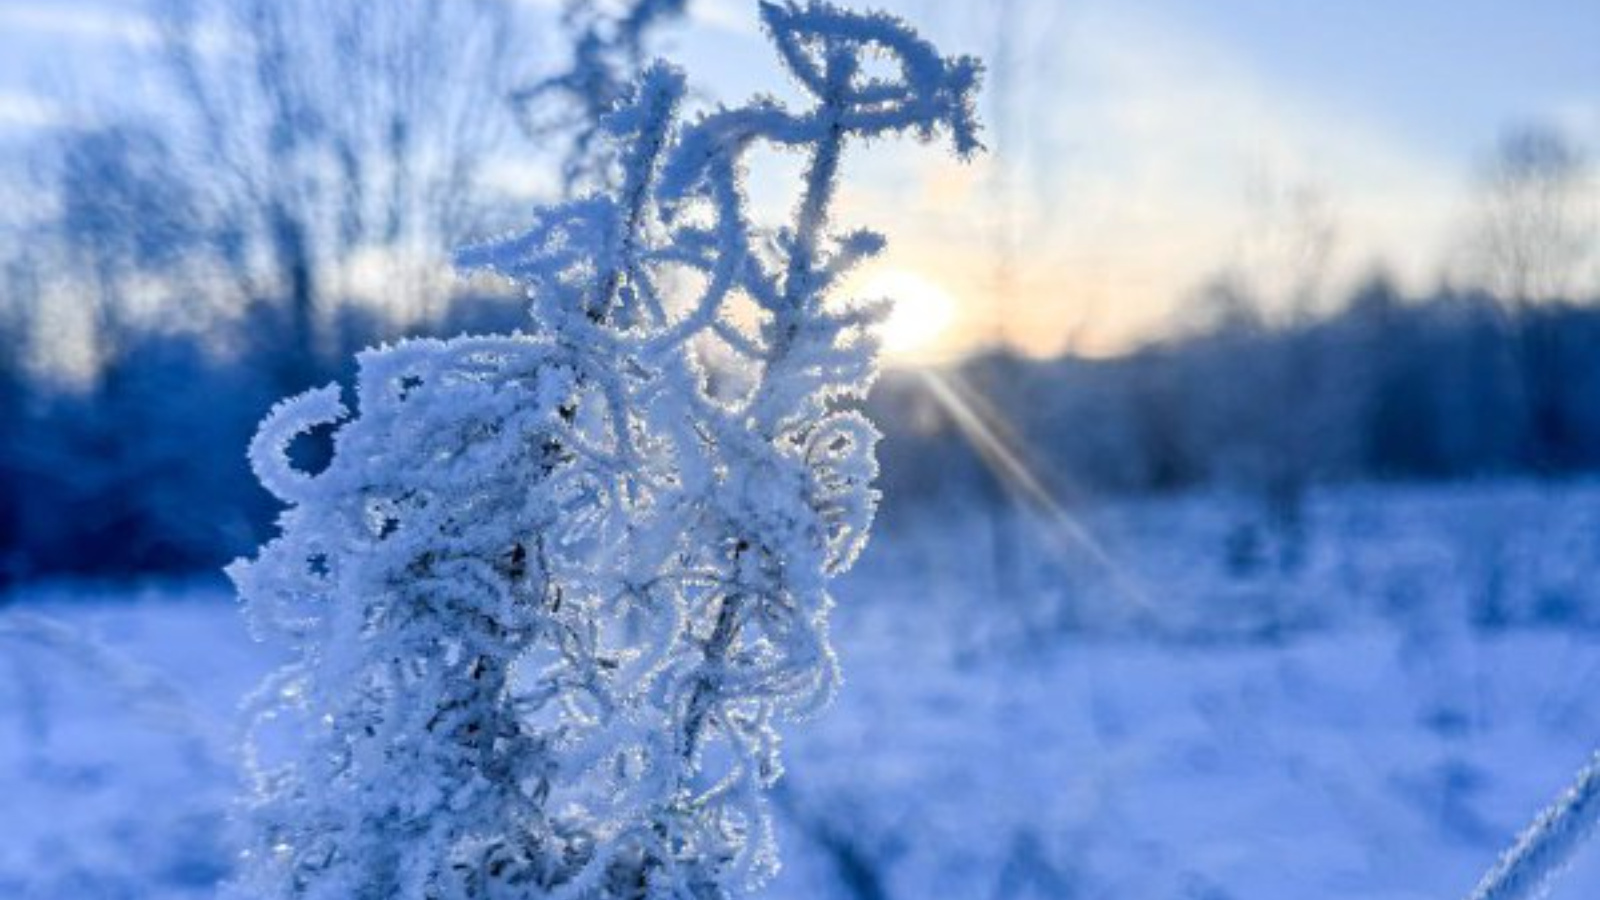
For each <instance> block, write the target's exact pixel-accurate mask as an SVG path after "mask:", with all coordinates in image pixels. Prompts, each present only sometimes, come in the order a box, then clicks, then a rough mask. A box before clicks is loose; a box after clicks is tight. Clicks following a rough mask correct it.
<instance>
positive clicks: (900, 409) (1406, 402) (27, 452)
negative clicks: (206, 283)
mask: <svg viewBox="0 0 1600 900" xmlns="http://www.w3.org/2000/svg"><path fill="white" fill-rule="evenodd" d="M276 310H277V308H276V307H271V306H265V305H263V306H262V307H261V309H260V310H258V311H256V312H254V313H252V314H250V315H246V316H243V317H241V318H240V319H239V320H238V321H237V322H236V323H234V324H233V325H232V326H230V327H229V328H228V329H227V331H226V333H221V334H219V333H216V332H212V333H207V334H200V333H196V332H186V331H181V330H172V329H154V328H151V329H147V330H133V331H130V332H128V333H127V334H126V335H125V337H124V339H123V340H122V341H120V342H119V349H118V352H117V354H116V356H115V358H114V359H113V360H112V361H111V362H110V363H109V364H108V365H107V367H106V368H105V369H103V370H102V371H100V372H98V373H96V375H95V376H94V377H93V378H90V379H88V380H86V381H71V382H68V381H62V380H59V379H55V378H50V377H44V376H40V375H37V374H34V373H31V372H30V370H27V369H25V368H23V367H21V366H19V365H16V364H15V360H17V359H20V358H26V353H18V354H10V355H8V356H6V357H5V358H4V360H0V417H3V421H4V422H5V430H4V440H3V441H0V573H3V577H4V578H5V579H6V580H17V579H23V578H35V577H44V576H53V575H68V574H70V575H83V576H104V577H126V576H129V575H138V574H152V573H188V572H195V571H201V570H210V569H214V568H215V567H217V566H220V565H222V564H223V563H225V562H227V561H228V560H229V559H231V558H233V557H234V556H235V555H237V554H239V553H241V552H243V551H244V550H245V549H247V548H248V547H250V546H253V545H254V544H256V543H258V542H259V541H260V540H262V539H263V538H264V537H265V536H266V535H267V533H268V530H269V525H270V523H271V520H272V516H273V515H274V514H275V510H274V508H273V505H272V503H271V502H270V499H269V498H268V497H267V496H266V495H265V493H264V492H262V491H261V490H260V489H259V487H258V486H257V485H256V483H255V480H254V478H252V477H251V475H250V472H249V471H248V468H247V465H246V462H245V456H244V450H245V447H246V445H247V443H248V441H249V438H250V436H251V434H252V432H253V430H254V428H255V425H256V423H257V421H258V420H259V419H260V417H261V416H262V415H263V414H264V413H265V412H266V410H267V409H268V408H269V407H270V405H271V404H272V403H273V402H275V401H276V400H277V399H279V398H280V397H282V396H284V394H285V392H286V391H287V390H290V389H294V388H297V387H305V386H308V385H310V384H317V383H325V382H326V381H329V380H332V379H335V378H338V379H342V380H343V381H345V382H346V383H348V382H349V380H350V378H349V376H350V374H351V373H350V372H349V371H348V367H349V365H350V364H351V362H350V361H351V358H352V355H353V353H354V352H355V351H356V350H358V349H359V348H361V347H363V346H367V345H370V344H372V343H375V342H379V341H383V340H388V339H392V338H394V337H397V336H398V335H397V331H398V328H397V326H396V325H395V324H393V323H390V322H385V321H383V320H382V319H380V318H378V317H377V316H376V314H373V313H370V312H369V313H357V312H355V311H354V308H352V311H350V312H349V313H347V314H346V315H344V316H342V317H341V318H340V320H339V321H338V322H337V325H336V327H333V328H330V329H329V331H330V332H331V333H332V334H334V335H336V336H337V340H336V345H335V346H332V347H329V348H328V352H325V353H322V354H318V356H317V359H318V360H326V361H325V362H319V363H317V365H316V367H315V368H314V369H312V370H310V371H301V372H298V373H295V374H294V375H293V376H289V375H286V374H285V373H284V372H283V371H282V366H281V363H282V347H283V346H284V344H285V342H286V341H287V340H288V336H289V334H291V333H292V329H293V323H292V322H290V321H287V320H286V319H285V318H284V317H283V316H282V315H280V314H278V313H277V311H276ZM523 315H524V312H523V304H522V303H521V302H520V301H519V300H516V299H514V298H506V297H499V298H496V297H479V298H469V299H463V300H457V301H455V302H454V303H453V305H452V306H451V307H450V308H449V310H448V312H447V313H446V314H445V315H444V316H442V317H441V318H440V319H438V320H437V321H436V323H435V324H434V325H433V326H431V327H430V328H429V329H428V331H429V332H430V333H436V334H456V333H461V332H464V331H466V332H474V331H490V330H494V331H509V330H513V329H515V328H516V326H517V323H518V320H519V319H520V318H521V317H522V316H523ZM3 327H4V326H3V325H0V328H3ZM0 338H3V339H4V340H5V341H6V344H7V346H9V347H13V348H16V347H20V346H22V344H23V343H24V342H25V340H26V338H25V335H24V334H21V333H18V332H15V331H13V332H11V333H8V334H4V335H0ZM290 377H292V378H293V379H294V381H295V382H296V384H290V383H288V381H287V379H288V378H290ZM872 406H873V409H872V412H873V415H874V417H875V418H876V419H877V421H878V422H879V423H880V424H881V425H882V427H883V428H884V430H885V432H886V439H885V441H884V443H883V445H882V447H881V450H880V452H881V457H882V461H883V476H882V481H881V485H882V488H883V490H884V493H885V495H886V497H887V498H888V501H887V505H886V508H885V516H886V518H887V520H888V521H886V523H885V524H887V525H889V526H890V527H893V525H894V523H895V521H896V520H899V519H902V518H904V517H909V516H915V515H919V514H921V513H922V512H923V511H924V509H923V507H926V506H928V505H930V504H952V505H969V504H970V505H979V504H984V503H990V502H994V501H996V500H997V499H998V498H1000V497H1002V496H1004V497H1006V498H1007V501H1008V502H1012V501H1016V502H1023V503H1037V502H1041V501H1043V502H1051V501H1058V502H1064V503H1071V502H1076V501H1078V500H1081V499H1082V498H1084V497H1085V496H1103V495H1110V494H1139V493H1146V492H1152V491H1173V490H1182V489H1188V488H1194V487H1200V486H1207V487H1213V486H1220V487H1225V488H1229V489H1235V490H1240V491H1246V492H1253V493H1257V494H1259V495H1260V496H1261V497H1262V498H1263V499H1264V500H1265V501H1266V502H1267V503H1268V505H1269V507H1270V508H1272V509H1275V510H1277V511H1278V512H1279V513H1281V514H1282V515H1284V516H1285V517H1286V518H1287V519H1289V520H1292V517H1293V515H1294V509H1295V506H1296V504H1297V503H1298V499H1299V496H1300V495H1301V494H1302V493H1303V492H1304V491H1305V490H1306V489H1307V488H1308V487H1310V486H1312V485H1315V484H1318V483H1325V482H1331V481H1349V480H1372V479H1452V478H1475V477H1487V476H1505V475H1524V476H1551V477H1559V476H1566V475H1571V474H1575V473H1581V472H1586V471H1595V470H1600V303H1576V302H1570V303H1561V302H1547V303H1539V304H1527V305H1520V306H1508V305H1507V304H1504V303H1501V302H1498V301H1496V300H1494V299H1493V298H1491V297H1489V296H1487V295H1484V294H1481V293H1451V292H1444V293H1439V294H1437V295H1434V296H1430V297H1423V298H1404V297H1401V296H1400V295H1399V294H1398V293H1397V292H1396V291H1395V290H1394V289H1393V288H1391V287H1390V286H1388V285H1387V284H1385V283H1383V282H1381V281H1378V282H1374V283H1371V284H1369V285H1367V286H1366V287H1365V288H1363V289H1361V290H1360V291H1358V292H1356V293H1355V294H1354V296H1352V297H1351V298H1349V300H1348V302H1347V303H1346V304H1345V305H1344V306H1343V307H1342V308H1341V309H1340V311H1338V312H1337V313H1335V314H1333V315H1329V316H1325V317H1322V318H1318V319H1313V320H1308V321H1304V322H1301V323H1298V324H1294V325H1281V326H1273V327H1269V326H1265V325H1261V324H1257V323H1251V322H1249V321H1240V320H1235V319H1230V320H1226V321H1221V322H1218V323H1215V324H1213V325H1212V326H1210V327H1207V328H1205V329H1203V330H1199V331H1197V332H1194V333H1191V334H1188V335H1185V336H1182V337H1177V338H1173V339H1170V340H1167V341H1164V342H1161V343H1156V344H1152V345H1150V346H1147V347H1145V348H1143V349H1141V350H1139V351H1137V352H1134V353H1130V354H1128V355H1125V356H1121V357H1116V358H1109V359H1085V358H1078V357H1063V358H1059V359H1052V360H1039V361H1031V360H1025V359H1021V358H1018V357H1014V356H1010V355H1000V354H991V355H987V356H981V357H976V358H973V359H971V360H968V361H967V362H965V363H963V364H961V365H959V366H955V367H952V368H949V369H945V370H931V371H917V370H903V371H891V372H890V373H889V374H888V375H887V376H886V378H885V379H884V381H883V382H882V383H881V385H880V387H879V389H878V390H877V391H876V393H875V394H874V396H873V399H872ZM305 450H306V453H307V458H308V464H310V465H315V459H314V455H315V452H316V448H315V447H314V446H308V447H306V448H305Z"/></svg>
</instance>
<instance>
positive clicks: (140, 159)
mask: <svg viewBox="0 0 1600 900" xmlns="http://www.w3.org/2000/svg"><path fill="white" fill-rule="evenodd" d="M157 6H158V9H160V10H161V12H162V15H161V16H160V18H159V23H160V28H159V31H158V35H157V40H158V45H157V46H158V51H159V59H160V60H161V63H162V65H161V66H160V73H159V79H160V81H161V84H162V87H161V88H160V92H161V96H162V98H163V103H162V104H161V107H160V110H159V113H157V114H152V113H150V112H148V111H143V112H141V111H139V110H137V109H125V110H123V109H112V110H100V111H97V114H96V115H94V116H93V117H89V118H88V119H87V120H88V121H92V122H93V123H94V124H92V125H87V126H82V127H69V128H62V129H57V130H55V131H53V132H51V133H50V135H49V136H48V138H46V139H44V140H42V141H41V142H40V143H39V145H38V146H34V147H31V148H29V151H28V153H27V154H26V156H27V158H26V160H24V161H23V164H21V165H12V166H9V167H8V168H6V169H5V170H4V171H3V172H0V175H3V180H4V181H5V182H6V183H5V186H4V194H5V195H8V196H11V197H14V198H17V197H26V198H28V200H29V203H28V208H29V209H30V210H32V211H33V212H32V213H31V214H30V215H28V216H24V217H13V218H14V220H7V221H6V222H5V224H4V227H5V229H6V231H7V232H8V233H6V234H5V237H4V240H3V241H0V341H3V342H4V346H5V347H6V348H7V349H8V351H9V352H7V353H5V354H4V355H0V417H3V420H4V422H5V426H4V432H3V434H4V438H3V440H0V584H4V583H10V582H17V581H21V580H27V579H35V578H39V577H46V576H57V575H76V576H95V577H99V576H104V577H122V576H127V575H134V574H152V573H188V572H195V571H201V570H212V569H215V568H216V567H218V566H219V565H221V564H223V563H224V562H226V561H227V560H228V559H230V558H232V557H233V556H235V555H236V554H238V553H240V552H242V551H244V550H245V549H246V548H249V547H252V546H254V545H256V544H257V543H259V542H260V541H261V540H262V539H263V538H264V537H265V535H266V532H267V529H268V527H269V525H270V522H271V519H272V516H273V514H274V510H273V508H272V504H271V503H270V501H269V498H268V497H267V496H266V494H265V493H264V492H263V491H262V490H261V489H260V488H259V487H258V486H257V484H256V482H255V479H254V478H252V477H251V474H250V473H249V471H248V469H247V465H246V462H245V455H244V448H245V446H246V444H247V443H248V440H249V437H250V435H251V433H252V431H253V429H254V427H255V424H256V422H257V421H259V419H260V418H261V416H262V415H263V414H264V413H265V412H266V410H267V409H268V408H269V407H270V405H271V404H272V403H273V402H275V401H276V400H277V399H278V398H281V397H283V396H285V395H287V394H289V393H293V392H298V391H300V390H303V389H305V388H307V387H310V386H312V385H316V384H321V383H325V382H327V381H329V380H332V379H336V378H340V379H344V380H346V382H347V383H348V376H349V374H350V373H349V371H348V367H349V366H350V365H351V364H352V354H353V353H354V352H355V351H356V350H358V349H360V348H361V347H364V346H368V345H370V344H373V343H376V342H381V341H386V340H393V339H395V338H397V337H400V336H415V335H448V334H456V333H460V332H464V331H475V332H481V331H490V330H493V331H510V330H514V329H515V328H516V327H517V325H518V322H519V319H520V318H521V316H522V315H523V314H524V313H523V309H522V303H521V301H520V299H519V298H516V297H513V296H508V295H506V294H504V293H497V292H496V286H495V285H493V284H488V283H471V284H465V283H461V282H457V281H455V280H453V276H451V275H450V274H449V267H448V265H447V261H448V253H449V251H450V249H451V248H452V247H454V246H456V245H457V244H459V243H460V242H462V241H463V240H465V239H467V238H469V237H471V236H474V235H483V234H485V233H488V232H491V231H493V230H496V229H498V228H502V227H504V226H505V225H506V224H507V223H509V222H511V221H514V220H515V214H516V212H517V210H516V209H515V208H513V207H511V206H510V205H509V204H508V203H507V201H506V200H505V199H504V198H505V192H504V190H503V188H502V187H500V186H499V185H500V184H501V182H500V181H498V180H497V173H498V174H499V175H500V176H502V177H503V173H504V172H506V171H512V172H526V171H530V170H531V169H532V167H533V166H535V165H539V164H541V161H542V164H543V166H544V171H558V170H559V171H560V172H561V173H562V176H561V178H559V179H551V180H550V183H549V184H545V185H537V186H538V187H541V188H544V189H546V190H548V191H552V192H553V191H560V190H573V189H577V188H581V187H582V186H583V185H584V184H586V183H592V182H593V180H594V179H597V178H604V177H605V174H604V173H605V168H604V165H603V159H602V160H601V161H600V162H596V160H597V159H600V158H599V157H596V156H595V151H594V147H593V137H594V133H593V126H592V123H593V121H594V116H595V113H596V111H597V110H601V109H604V108H605V107H606V106H607V105H608V104H609V103H610V102H611V101H612V100H614V98H615V97H616V96H617V92H618V91H620V90H621V85H623V84H624V83H625V82H626V78H627V75H628V73H629V72H630V71H631V69H630V67H631V66H635V65H637V62H638V60H639V59H640V58H641V55H642V53H643V47H644V40H645V36H646V35H647V33H648V32H649V31H650V30H651V29H652V28H653V27H654V26H655V25H656V24H658V23H659V22H661V21H665V20H667V19H670V18H671V17H673V16H676V15H678V14H679V13H681V12H682V10H683V7H684V3H683V0H675V2H674V0H635V2H632V3H609V4H608V3H600V2H582V0H579V2H572V3H569V4H568V5H567V8H566V13H565V15H564V17H563V19H562V23H563V26H564V31H563V39H562V41H561V42H559V43H560V47H559V49H557V50H555V51H550V53H549V54H548V55H547V56H546V57H544V58H543V59H534V60H532V61H531V62H530V60H529V58H528V57H529V54H528V53H527V52H526V48H527V47H529V46H535V45H538V44H539V43H540V41H539V39H538V38H537V37H536V36H533V35H530V34H527V33H526V32H525V25H524V24H520V23H519V22H518V20H516V19H515V18H514V17H512V16H511V15H510V14H509V13H508V9H509V7H508V6H507V5H506V4H502V3H497V2H492V0H457V2H447V0H431V2H417V3H413V4H404V5H394V10H388V12H387V13H386V15H385V16H384V17H383V19H382V20H381V21H382V24H381V27H379V26H377V25H375V24H374V22H372V21H367V20H366V19H365V18H363V13H362V10H364V9H367V7H366V6H363V5H360V4H352V5H349V6H339V7H333V6H326V7H325V6H322V5H319V4H318V3H316V2H313V0H282V2H272V0H245V2H232V3H209V2H203V0H167V2H163V3H160V4H158V5H157ZM341 10H342V11H341ZM395 10H404V11H405V12H403V13H402V14H396V13H395ZM218 33H227V34H232V35H236V36H237V35H242V36H247V37H248V41H246V42H245V43H244V44H243V45H242V46H239V47H236V48H234V51H235V52H229V53H216V52H212V51H210V50H208V49H207V42H208V41H209V40H212V39H213V38H214V36H215V35H216V34H218ZM546 43H548V41H547V42H546ZM569 58H570V59H571V60H573V62H572V64H571V67H570V69H563V68H562V65H564V64H565V63H563V62H562V61H564V60H567V59H569ZM552 59H553V60H555V61H556V62H557V65H556V66H554V67H552V66H549V65H544V66H542V67H541V66H539V65H535V64H534V63H540V62H549V61H550V60H552ZM447 60H448V61H449V64H450V65H451V66H452V67H453V68H452V71H451V73H450V76H449V77H443V75H442V74H441V72H440V71H439V70H438V68H437V67H439V66H442V65H444V64H445V61H447ZM462 67H464V68H465V70H464V71H463V70H461V68H462ZM552 68H554V69H555V70H556V74H555V75H554V76H552V75H550V70H551V69H552ZM1480 186H1481V197H1480V198H1479V200H1480V202H1479V204H1478V216H1479V220H1478V221H1476V222H1475V223H1474V224H1473V228H1472V229H1471V236H1470V238H1469V239H1465V240H1467V245H1466V246H1463V247H1462V248H1461V252H1462V254H1464V255H1465V256H1466V257H1468V258H1470V259H1471V260H1473V262H1474V265H1473V266H1472V267H1471V269H1472V273H1473V278H1472V279H1471V280H1470V282H1467V281H1462V282H1457V283H1444V282H1441V283H1440V284H1439V285H1438V286H1437V287H1436V288H1434V289H1433V290H1431V291H1427V292H1422V293H1421V294H1417V293H1416V292H1412V293H1410V294H1408V293H1407V292H1405V291H1403V290H1402V289H1401V288H1399V287H1397V285H1396V283H1395V281H1394V280H1393V279H1391V278H1389V277H1387V276H1385V275H1384V274H1382V273H1381V270H1375V274H1373V275H1372V276H1371V277H1370V278H1369V279H1367V280H1366V281H1365V282H1364V283H1363V284H1361V285H1359V286H1358V287H1356V288H1354V289H1352V290H1348V291H1343V292H1342V293H1341V294H1340V295H1337V296H1329V293H1330V292H1329V291H1328V290H1327V289H1326V287H1325V286H1324V284H1323V282H1324V279H1323V277H1322V271H1321V257H1322V256H1323V255H1325V252H1324V251H1325V248H1323V247H1322V246H1321V244H1320V243H1319V242H1320V241H1321V240H1322V238H1321V237H1319V235H1318V234H1317V233H1315V230H1314V229H1312V230H1303V232H1295V233H1293V234H1290V235H1289V237H1290V238H1291V240H1290V243H1291V244H1293V245H1294V247H1295V248H1297V249H1296V253H1297V254H1298V255H1293V254H1291V256H1290V257H1289V258H1288V259H1289V261H1288V262H1286V263H1284V264H1283V265H1282V266H1281V267H1280V269H1281V271H1278V272H1275V273H1273V277H1270V278H1267V277H1258V276H1259V273H1255V274H1252V273H1249V272H1244V271H1239V270H1235V269H1230V268H1229V267H1228V266H1227V265H1225V264H1219V267H1218V268H1219V271H1220V272H1221V274H1219V275H1218V277H1217V278H1216V279H1215V280H1214V281H1212V282H1211V283H1209V284H1207V285H1204V286H1201V287H1199V288H1198V289H1197V290H1196V292H1195V296H1194V297H1193V302H1192V303H1191V304H1190V307H1191V308H1192V309H1193V310H1195V315H1194V316H1193V317H1192V318H1191V319H1190V320H1189V321H1186V322H1185V323H1184V324H1182V325H1181V326H1179V327H1175V328H1174V329H1172V330H1171V332H1170V333H1169V334H1167V335H1166V336H1164V337H1161V338H1159V339H1152V340H1151V341H1150V342H1148V343H1147V344H1145V345H1143V346H1141V347H1138V348H1136V349H1133V350H1130V351H1128V352H1126V353H1123V354H1120V355H1117V356H1114V357H1088V356H1082V355H1075V354H1071V353H1068V354H1066V355H1062V356H1060V357H1058V358H1054V359H1043V360H1040V359H1029V358H1024V357H1021V356H1018V355H1016V354H1014V353H1012V352H1009V351H1008V350H1006V349H1005V348H1004V347H1003V346H997V347H995V348H993V349H991V350H990V351H988V352H985V353H981V354H977V355H975V356H972V357H969V358H968V359H966V360H964V361H961V362H958V363H954V364H950V365H946V366H942V367H935V368H920V369H911V368H907V369H894V370H891V371H890V372H889V373H888V374H887V376H886V377H885V379H884V380H883V381H882V383H881V385H880V387H879V389H878V390H877V392H876V394H875V395H874V399H873V401H872V405H873V407H874V408H873V410H872V412H873V414H874V417H875V419H876V420H877V421H878V422H879V423H880V425H881V426H882V427H883V429H884V430H885V432H886V440H885V442H884V444H883V445H882V449H881V453H882V461H883V466H884V475H883V478H882V483H881V486H882V488H883V491H884V494H885V496H886V497H887V498H888V501H887V505H886V508H885V518H886V522H885V524H886V525H887V526H888V527H890V528H893V527H895V524H896V523H897V522H898V521H901V520H903V519H904V518H905V517H907V516H911V515H915V514H918V513H919V512H921V511H926V510H927V509H929V508H934V509H961V508H970V507H982V506H985V505H992V504H997V503H1002V502H1013V501H1015V502H1020V503H1024V504H1026V503H1030V502H1035V503H1036V502H1041V501H1043V502H1061V503H1073V502H1080V501H1083V500H1085V499H1087V498H1092V497H1096V496H1103V495H1108V494H1128V493H1146V492H1166V491H1177V490H1184V489H1189V488H1195V487H1200V486H1210V487H1221V488H1224V489H1228V490H1235V491H1239V492H1242V493H1244V494H1247V495H1250V496H1255V497H1259V498H1260V500H1261V504H1262V509H1263V510H1265V511H1266V514H1267V515H1268V517H1269V518H1270V519H1272V521H1274V522H1275V523H1276V524H1278V525H1280V526H1281V527H1283V528H1285V529H1288V530H1291V531H1292V530H1293V529H1294V528H1296V527H1298V526H1297V522H1298V521H1299V516H1300V512H1299V509H1300V507H1301V504H1302V502H1303V497H1304V495H1305V492H1306V491H1307V490H1309V489H1311V488H1312V487H1314V486H1316V485H1319V484H1324V483H1329V482H1343V481H1356V480H1372V479H1408V480H1436V479H1459V478H1474V477H1480V476H1491V475H1494V476H1503V475H1531V476H1537V477H1551V478H1554V477H1565V476H1570V475H1573V474H1576V473H1582V472H1588V471H1593V470H1596V469H1600V402H1597V398H1600V296H1597V295H1600V290H1597V289H1596V286H1595V285H1596V278H1595V275H1594V273H1595V272H1596V264H1597V262H1600V257H1597V254H1596V253H1595V249H1596V245H1597V236H1596V235H1597V232H1596V225H1595V221H1594V219H1593V216H1592V215H1591V214H1590V213H1592V210H1593V196H1592V189H1593V178H1592V171H1591V169H1590V163H1589V160H1588V158H1587V157H1586V155H1585V153H1584V151H1583V149H1582V148H1579V147H1577V146H1575V145H1574V144H1573V143H1572V142H1571V141H1570V140H1568V139H1567V138H1565V137H1564V136H1562V135H1561V134H1559V133H1557V132H1553V131H1550V130H1548V129H1543V128H1537V127H1533V128H1525V129H1519V130H1514V131H1512V132H1509V133H1508V135H1507V136H1506V138H1505V140H1504V141H1503V143H1502V144H1501V145H1500V146H1498V147H1496V148H1494V149H1493V150H1492V151H1491V152H1490V153H1488V154H1487V155H1486V165H1485V167H1484V171H1483V172H1482V173H1481V179H1480ZM314 452H315V449H314V448H308V453H312V454H314ZM997 454H998V455H1000V456H1002V457H1004V458H1005V459H1007V460H1010V461H1011V463H1012V464H1015V465H1022V466H1025V468H1026V469H1027V471H1029V472H1032V473H1037V479H1038V483H1037V484H1033V486H1032V487H1031V488H1030V489H1029V490H1028V491H1023V495H1022V496H1016V497H1012V496H1010V494H1011V493H1012V492H1015V487H1014V486H1013V484H1012V482H1010V481H1007V480H1006V479H1003V478H998V477H997V476H995V475H993V474H991V473H993V472H994V471H997V470H1000V469H1004V466H1000V467H996V466H995V465H993V463H994V457H995V456H996V455H997ZM1029 491H1031V492H1032V494H1033V496H1029V495H1028V494H1029Z"/></svg>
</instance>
